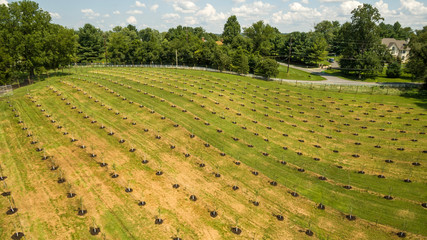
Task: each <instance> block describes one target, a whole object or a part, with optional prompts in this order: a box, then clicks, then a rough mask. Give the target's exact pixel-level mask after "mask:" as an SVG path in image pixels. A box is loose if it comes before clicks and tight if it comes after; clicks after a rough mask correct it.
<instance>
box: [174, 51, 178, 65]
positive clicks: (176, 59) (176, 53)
mask: <svg viewBox="0 0 427 240" xmlns="http://www.w3.org/2000/svg"><path fill="white" fill-rule="evenodd" d="M175 62H176V67H178V50H177V49H175Z"/></svg>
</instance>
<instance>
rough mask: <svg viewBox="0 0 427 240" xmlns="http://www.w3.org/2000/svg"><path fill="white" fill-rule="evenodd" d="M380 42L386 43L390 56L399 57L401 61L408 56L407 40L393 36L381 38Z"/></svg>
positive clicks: (404, 60)
mask: <svg viewBox="0 0 427 240" xmlns="http://www.w3.org/2000/svg"><path fill="white" fill-rule="evenodd" d="M381 43H382V44H384V45H386V47H387V48H388V49H389V50H390V53H391V55H392V56H394V57H396V58H399V59H401V60H402V62H406V61H408V58H409V51H411V48H409V46H408V43H409V40H396V39H394V38H383V39H382V40H381Z"/></svg>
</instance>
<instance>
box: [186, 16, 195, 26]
mask: <svg viewBox="0 0 427 240" xmlns="http://www.w3.org/2000/svg"><path fill="white" fill-rule="evenodd" d="M184 22H185V24H187V25H194V24H196V23H197V19H196V18H195V17H191V16H189V17H184Z"/></svg>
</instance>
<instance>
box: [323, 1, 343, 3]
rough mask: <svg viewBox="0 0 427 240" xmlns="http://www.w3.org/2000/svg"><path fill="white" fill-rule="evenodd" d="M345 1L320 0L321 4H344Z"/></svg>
mask: <svg viewBox="0 0 427 240" xmlns="http://www.w3.org/2000/svg"><path fill="white" fill-rule="evenodd" d="M344 1H346V0H320V2H321V3H334V2H344Z"/></svg>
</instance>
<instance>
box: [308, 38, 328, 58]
mask: <svg viewBox="0 0 427 240" xmlns="http://www.w3.org/2000/svg"><path fill="white" fill-rule="evenodd" d="M327 48H328V43H327V42H326V39H325V38H324V37H323V35H322V34H320V33H316V32H310V33H309V34H308V46H307V48H306V53H305V55H306V59H305V61H304V62H305V63H306V64H309V65H317V64H318V63H319V62H321V61H323V60H325V58H326V56H327V55H328V51H326V49H327Z"/></svg>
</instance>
